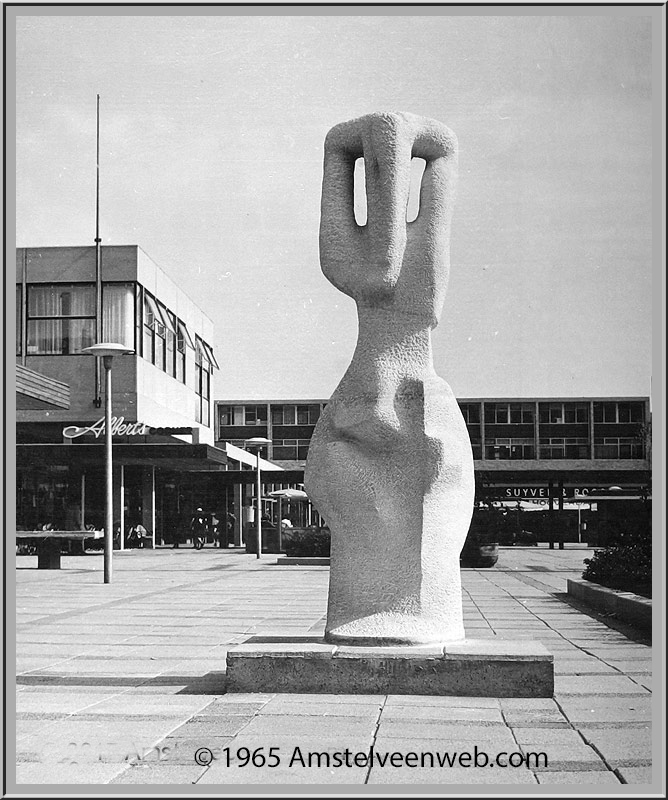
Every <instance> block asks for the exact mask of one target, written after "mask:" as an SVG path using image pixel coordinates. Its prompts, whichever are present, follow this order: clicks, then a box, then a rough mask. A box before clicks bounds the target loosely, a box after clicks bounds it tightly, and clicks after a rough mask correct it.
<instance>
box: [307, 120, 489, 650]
mask: <svg viewBox="0 0 668 800" xmlns="http://www.w3.org/2000/svg"><path fill="white" fill-rule="evenodd" d="M360 157H363V158H364V165H365V173H366V195H367V223H366V225H364V226H358V225H357V223H356V221H355V216H354V208H353V187H354V165H355V160H356V159H357V158H360ZM412 157H417V158H423V159H425V161H426V168H425V171H424V175H423V179H422V188H421V193H420V211H419V215H418V217H417V218H416V220H415V221H414V222H411V223H407V222H406V208H407V203H408V195H409V186H410V171H411V158H412ZM456 171H457V140H456V137H455V135H454V134H453V133H452V131H450V130H449V129H448V128H447V127H445V126H444V125H442V124H441V123H439V122H436V121H434V120H430V119H424V118H421V117H417V116H414V115H412V114H404V113H380V114H370V115H368V116H364V117H360V118H358V119H354V120H352V121H350V122H345V123H342V124H340V125H337V126H335V127H334V128H332V130H331V131H330V132H329V134H328V135H327V138H326V141H325V159H324V177H323V188H322V206H321V222H320V261H321V267H322V271H323V273H324V275H325V276H326V277H327V279H328V280H329V281H330V282H331V283H333V284H334V286H336V287H337V288H338V289H340V290H341V291H342V292H344V293H345V294H347V295H350V296H351V297H352V298H353V299H354V300H355V301H356V303H357V310H358V317H359V336H358V342H357V347H356V349H355V353H354V355H353V359H352V362H351V364H350V366H349V367H348V370H347V372H346V373H345V375H344V377H343V379H342V380H341V383H340V384H339V386H338V387H337V389H336V390H335V392H334V394H333V395H332V398H331V400H330V401H329V403H328V405H327V407H326V408H325V410H324V412H323V414H322V416H321V417H320V420H319V422H318V425H317V427H316V430H315V433H314V436H313V439H312V441H311V446H310V450H309V456H308V461H307V465H306V477H305V481H306V490H307V492H308V494H309V496H310V498H311V499H312V501H313V503H314V505H315V507H316V508H317V509H318V511H319V512H320V514H321V515H322V516H323V517H324V518H325V520H326V522H327V524H328V526H329V528H330V530H331V532H332V553H331V573H330V585H329V605H328V612H327V626H326V631H325V639H326V640H327V641H329V642H339V643H349V644H353V645H374V644H376V645H383V644H424V643H431V642H448V641H454V640H458V639H462V638H463V637H464V627H463V623H462V601H461V583H460V575H459V552H460V550H461V548H462V545H463V543H464V540H465V538H466V534H467V531H468V527H469V524H470V520H471V513H472V508H473V495H474V478H473V458H472V453H471V443H470V440H469V436H468V432H467V430H466V425H465V423H464V420H463V418H462V415H461V412H460V410H459V407H458V405H457V402H456V400H455V397H454V396H453V394H452V391H451V389H450V387H449V386H448V384H447V383H445V381H443V380H442V379H441V378H439V377H438V375H436V373H435V371H434V367H433V358H432V350H431V329H432V328H434V327H436V325H437V324H438V320H439V317H440V313H441V310H442V307H443V300H444V295H445V290H446V285H447V278H448V269H449V238H450V217H451V212H452V203H453V193H454V185H455V180H456Z"/></svg>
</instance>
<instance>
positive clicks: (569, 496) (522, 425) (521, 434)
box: [215, 397, 651, 529]
mask: <svg viewBox="0 0 668 800" xmlns="http://www.w3.org/2000/svg"><path fill="white" fill-rule="evenodd" d="M458 402H459V406H460V409H461V411H462V415H463V416H464V419H465V421H466V425H467V429H468V432H469V436H470V439H471V446H472V450H473V457H474V465H475V473H476V484H477V499H478V500H479V501H483V500H487V501H494V502H499V503H504V504H506V505H507V506H509V507H510V506H513V505H514V506H515V507H517V504H518V502H519V503H521V504H522V505H521V507H522V508H524V509H525V510H536V509H540V507H541V505H542V506H543V507H544V508H545V509H546V510H551V511H554V512H557V511H561V512H564V511H565V510H569V511H573V512H577V517H578V518H579V520H580V522H579V523H578V529H579V527H580V524H581V522H582V516H581V514H580V513H579V512H581V511H592V510H593V509H594V508H595V509H596V510H597V511H599V512H600V511H603V510H604V509H606V508H607V507H608V505H609V504H610V503H612V502H613V501H614V502H615V506H614V507H615V508H616V509H619V510H620V511H621V510H622V509H623V508H624V503H623V502H621V503H620V501H626V502H627V504H628V503H631V504H632V508H634V507H635V505H636V504H637V502H639V499H640V498H643V499H645V500H646V499H647V498H648V497H650V496H651V488H650V484H651V466H650V406H649V398H647V397H589V398H584V397H583V398H572V397H570V398H569V397H550V398H531V399H528V398H475V399H469V398H466V399H461V400H459V401H458ZM325 405H326V401H323V400H291V401H283V400H281V401H274V400H268V401H264V402H258V401H248V402H243V401H240V402H231V401H226V400H220V401H216V403H215V409H216V410H215V436H216V441H217V442H224V441H229V442H236V443H240V442H243V440H244V439H246V438H248V437H249V436H262V437H266V438H268V439H271V440H272V444H270V445H268V446H267V449H266V451H265V455H266V457H267V458H268V459H270V460H271V461H275V462H276V463H277V464H280V466H282V467H283V468H284V469H285V470H287V471H288V472H289V474H290V476H291V479H293V480H295V481H299V480H300V479H301V480H303V470H304V465H305V461H306V457H307V454H308V447H309V442H310V439H311V436H312V435H313V431H314V429H315V424H316V422H317V421H318V418H319V416H320V413H321V411H322V409H323V408H324V407H325ZM594 498H596V500H595V505H594ZM627 507H628V505H627ZM572 516H573V517H575V516H576V513H574V514H573V515H572ZM600 516H601V514H599V517H600Z"/></svg>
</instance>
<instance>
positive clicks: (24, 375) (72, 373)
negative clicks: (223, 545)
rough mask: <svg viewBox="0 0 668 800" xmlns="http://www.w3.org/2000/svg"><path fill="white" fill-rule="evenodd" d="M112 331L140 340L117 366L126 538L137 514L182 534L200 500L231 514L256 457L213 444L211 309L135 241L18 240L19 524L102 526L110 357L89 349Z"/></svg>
mask: <svg viewBox="0 0 668 800" xmlns="http://www.w3.org/2000/svg"><path fill="white" fill-rule="evenodd" d="M100 341H104V342H116V343H119V344H123V345H125V346H126V347H127V348H128V349H129V350H131V351H132V354H130V355H123V356H116V357H114V359H113V366H112V387H113V389H112V394H113V408H112V413H113V419H112V425H113V431H112V433H113V454H114V475H113V478H114V520H115V522H116V524H117V525H119V526H120V528H121V537H120V539H121V541H123V540H124V536H123V533H124V531H125V530H128V529H129V527H130V526H132V525H134V524H137V523H142V524H143V525H144V526H145V527H146V529H147V530H148V531H150V532H152V534H153V535H154V537H155V539H156V540H157V541H158V542H170V541H173V540H174V538H175V537H176V536H177V535H179V533H180V534H181V535H183V531H184V528H185V529H187V525H188V521H189V519H190V516H191V515H192V512H193V510H194V509H195V508H196V507H197V506H200V505H201V506H202V507H203V508H206V509H207V510H208V511H210V512H211V513H214V514H217V515H219V516H222V515H223V514H225V512H226V510H227V509H228V508H229V506H230V504H232V503H233V502H234V500H233V497H232V495H233V489H232V488H229V487H232V486H234V485H235V482H234V480H232V474H234V475H236V476H237V478H236V484H237V485H239V486H241V485H242V484H244V485H245V484H246V483H248V482H249V481H248V480H247V479H246V475H245V474H243V473H246V472H248V471H252V469H253V466H254V465H255V457H254V456H252V455H251V454H250V453H248V452H245V451H244V450H243V449H239V448H234V447H232V446H225V445H223V447H216V446H214V418H213V383H214V375H215V372H216V370H217V369H218V364H217V361H216V357H215V355H214V352H213V345H212V342H213V323H212V321H211V320H210V319H209V318H208V317H207V315H206V314H205V313H204V312H203V311H202V310H201V309H200V308H198V306H197V305H196V304H195V303H194V302H193V301H192V300H191V299H190V298H189V297H188V296H187V295H186V293H185V292H184V291H183V290H182V288H180V287H179V286H178V285H177V284H176V283H175V281H174V280H172V279H171V278H170V277H169V276H168V275H167V273H166V272H165V271H164V270H162V269H161V268H160V267H158V266H157V265H156V264H155V263H154V262H153V261H152V260H151V259H150V258H149V257H148V256H147V255H146V253H144V251H143V250H142V249H141V248H140V247H138V246H136V245H128V246H110V247H101V248H100V253H99V257H98V255H97V252H96V248H95V247H44V248H19V249H18V250H17V253H16V393H17V495H18V496H17V525H18V526H20V527H21V528H24V529H27V530H32V529H34V528H35V527H36V526H38V525H41V524H43V523H46V522H49V523H51V524H53V525H55V527H57V528H63V529H75V528H76V529H79V528H81V527H83V526H85V525H86V524H93V525H95V526H97V527H101V526H102V525H103V521H104V507H105V473H104V469H105V466H104V465H105V462H104V435H103V433H104V410H103V408H102V402H103V375H102V374H101V373H102V372H103V370H102V369H101V366H100V364H98V363H97V362H98V359H96V358H93V357H91V356H90V355H86V354H84V353H83V352H82V350H83V349H84V348H85V347H88V346H89V345H92V344H94V343H95V342H100ZM262 467H263V469H265V470H266V471H272V470H273V471H277V470H278V467H276V465H274V464H269V463H268V462H262ZM221 472H229V473H230V475H229V476H228V481H227V482H226V483H225V485H222V484H221V483H220V482H219V481H218V482H216V481H215V476H216V475H217V474H219V473H221ZM244 479H245V480H244ZM241 502H242V500H241V496H239V498H238V499H237V505H239V504H240V503H241ZM239 533H240V532H239V531H238V532H237V536H239Z"/></svg>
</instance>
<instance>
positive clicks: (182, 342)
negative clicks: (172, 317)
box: [174, 319, 195, 383]
mask: <svg viewBox="0 0 668 800" xmlns="http://www.w3.org/2000/svg"><path fill="white" fill-rule="evenodd" d="M186 347H190V348H191V349H192V350H194V349H195V345H194V344H193V341H192V339H191V338H190V334H189V333H188V329H187V328H186V326H185V325H184V324H183V322H181V320H180V319H177V320H176V353H175V356H174V358H175V374H174V377H175V378H176V380H177V381H180V382H181V383H185V382H186Z"/></svg>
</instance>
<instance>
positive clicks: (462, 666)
mask: <svg viewBox="0 0 668 800" xmlns="http://www.w3.org/2000/svg"><path fill="white" fill-rule="evenodd" d="M227 691H228V692H286V693H290V692H295V693H304V694H307V693H316V694H415V695H452V696H466V697H552V695H553V692H554V659H553V656H552V654H551V653H548V651H547V650H546V649H545V647H544V646H543V645H542V644H540V643H538V642H527V641H515V642H513V641H503V640H495V639H465V640H463V641H461V642H456V643H452V644H445V645H438V644H435V645H402V646H396V647H360V646H356V647H353V646H349V645H346V646H343V645H335V644H328V643H326V642H325V641H324V639H322V638H319V637H315V636H285V637H278V636H254V637H253V638H251V639H249V640H248V641H247V642H245V643H244V644H242V645H239V646H237V647H235V648H234V649H232V650H229V651H228V654H227Z"/></svg>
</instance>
